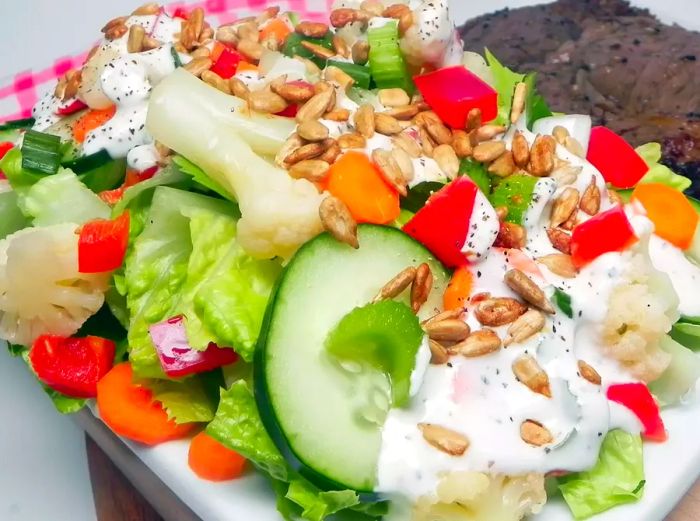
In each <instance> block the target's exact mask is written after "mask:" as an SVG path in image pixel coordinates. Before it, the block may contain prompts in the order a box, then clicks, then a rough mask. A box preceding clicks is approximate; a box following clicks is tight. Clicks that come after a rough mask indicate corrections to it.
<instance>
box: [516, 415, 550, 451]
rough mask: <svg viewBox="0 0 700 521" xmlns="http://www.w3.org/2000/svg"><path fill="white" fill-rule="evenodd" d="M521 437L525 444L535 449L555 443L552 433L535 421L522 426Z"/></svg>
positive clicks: (527, 421)
mask: <svg viewBox="0 0 700 521" xmlns="http://www.w3.org/2000/svg"><path fill="white" fill-rule="evenodd" d="M520 437H521V438H522V440H523V441H524V442H525V443H527V444H529V445H534V446H535V447H542V446H543V445H548V444H550V443H552V442H553V441H554V438H553V437H552V433H551V432H549V430H547V429H546V428H545V427H544V426H543V425H542V424H541V423H539V422H536V421H534V420H525V421H524V422H523V423H522V424H521V425H520Z"/></svg>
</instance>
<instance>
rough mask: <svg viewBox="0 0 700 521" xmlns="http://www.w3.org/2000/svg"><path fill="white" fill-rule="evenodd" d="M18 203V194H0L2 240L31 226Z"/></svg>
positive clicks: (0, 231)
mask: <svg viewBox="0 0 700 521" xmlns="http://www.w3.org/2000/svg"><path fill="white" fill-rule="evenodd" d="M17 203H18V200H17V192H14V191H9V192H2V193H0V240H2V239H4V238H5V237H7V236H8V235H11V234H13V233H15V232H16V231H19V230H21V229H22V228H26V227H27V226H29V224H30V222H29V219H27V218H26V217H25V216H24V214H23V213H22V211H21V210H20V209H19V205H18V204H17Z"/></svg>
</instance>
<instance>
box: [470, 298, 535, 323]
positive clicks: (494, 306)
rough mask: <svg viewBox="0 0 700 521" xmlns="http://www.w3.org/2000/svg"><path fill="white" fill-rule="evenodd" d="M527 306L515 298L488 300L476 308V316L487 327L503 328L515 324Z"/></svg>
mask: <svg viewBox="0 0 700 521" xmlns="http://www.w3.org/2000/svg"><path fill="white" fill-rule="evenodd" d="M526 311H527V306H525V305H524V304H522V303H521V302H518V301H517V300H515V299H513V298H506V297H504V298H487V299H485V300H482V301H481V302H479V303H478V304H477V305H476V306H475V307H474V316H475V317H476V319H477V320H478V321H479V322H481V323H482V324H483V325H485V326H492V327H496V326H503V325H505V324H510V323H511V322H514V321H515V320H516V319H517V318H518V317H519V316H520V315H522V314H523V313H525V312H526Z"/></svg>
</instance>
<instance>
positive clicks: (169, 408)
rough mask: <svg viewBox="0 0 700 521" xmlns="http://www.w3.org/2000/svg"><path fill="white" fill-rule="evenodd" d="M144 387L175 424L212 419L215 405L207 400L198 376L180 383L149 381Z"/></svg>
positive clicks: (204, 421)
mask: <svg viewBox="0 0 700 521" xmlns="http://www.w3.org/2000/svg"><path fill="white" fill-rule="evenodd" d="M144 385H145V386H146V387H148V388H149V389H150V390H151V391H152V392H153V396H154V398H155V399H156V400H157V401H159V402H161V403H162V404H163V408H164V409H165V412H167V413H168V418H170V419H171V420H175V423H206V422H210V421H211V420H213V419H214V414H215V413H216V403H215V402H214V401H212V400H211V399H210V398H209V396H208V395H207V393H206V390H205V388H204V385H203V384H202V380H201V379H200V378H199V377H198V376H195V377H192V378H188V379H186V380H183V381H180V382H174V381H168V380H149V381H147V382H144Z"/></svg>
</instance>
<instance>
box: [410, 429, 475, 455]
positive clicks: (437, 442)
mask: <svg viewBox="0 0 700 521" xmlns="http://www.w3.org/2000/svg"><path fill="white" fill-rule="evenodd" d="M418 428H419V429H420V431H421V432H422V433H423V438H424V439H425V441H427V442H428V443H430V445H432V446H433V447H435V448H436V449H438V450H439V451H441V452H444V453H446V454H449V455H450V456H462V455H463V454H464V453H465V452H466V451H467V449H468V448H469V440H468V439H467V438H466V437H465V436H463V435H461V434H459V433H458V432H455V431H453V430H451V429H447V428H445V427H441V426H440V425H434V424H431V423H419V424H418Z"/></svg>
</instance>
